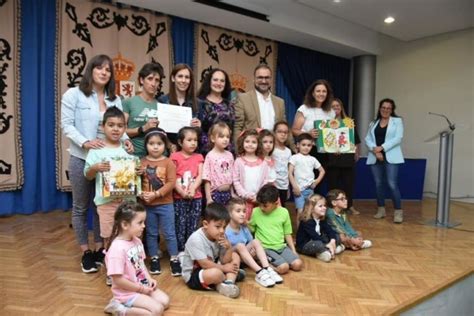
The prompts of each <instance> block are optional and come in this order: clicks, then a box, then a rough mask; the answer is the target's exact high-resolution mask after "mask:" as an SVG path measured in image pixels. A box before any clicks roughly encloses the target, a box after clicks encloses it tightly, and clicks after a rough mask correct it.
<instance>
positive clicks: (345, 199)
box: [334, 197, 347, 201]
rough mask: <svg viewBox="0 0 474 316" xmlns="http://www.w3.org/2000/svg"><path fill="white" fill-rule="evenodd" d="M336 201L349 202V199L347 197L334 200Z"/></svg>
mask: <svg viewBox="0 0 474 316" xmlns="http://www.w3.org/2000/svg"><path fill="white" fill-rule="evenodd" d="M334 200H335V201H347V198H346V197H341V198H338V199H334Z"/></svg>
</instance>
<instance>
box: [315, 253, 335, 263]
mask: <svg viewBox="0 0 474 316" xmlns="http://www.w3.org/2000/svg"><path fill="white" fill-rule="evenodd" d="M316 258H318V259H319V260H321V261H324V262H329V261H331V258H332V256H331V253H330V252H329V251H324V252H321V253H320V254H319V255H317V256H316Z"/></svg>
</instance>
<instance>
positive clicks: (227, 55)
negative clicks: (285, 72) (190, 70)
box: [194, 24, 277, 92]
mask: <svg viewBox="0 0 474 316" xmlns="http://www.w3.org/2000/svg"><path fill="white" fill-rule="evenodd" d="M195 42H196V45H195V49H196V54H195V69H194V70H195V73H196V75H195V77H196V82H195V84H196V87H197V88H199V87H200V86H201V83H202V81H203V78H204V76H205V75H206V74H207V73H208V72H209V71H210V70H212V69H213V68H222V69H224V70H225V71H226V72H227V73H228V75H229V77H230V80H231V82H232V87H233V88H234V89H235V90H237V91H239V92H245V91H248V90H251V89H253V71H254V69H255V67H256V66H257V65H259V64H262V63H264V64H267V65H268V66H270V69H272V72H273V83H272V91H275V89H274V87H275V74H276V60H277V59H276V58H277V45H276V43H275V42H273V41H270V40H266V39H263V38H259V37H256V36H252V35H247V34H243V33H238V32H234V31H229V30H226V29H222V28H218V27H214V26H209V25H205V24H196V34H195Z"/></svg>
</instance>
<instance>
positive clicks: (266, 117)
mask: <svg viewBox="0 0 474 316" xmlns="http://www.w3.org/2000/svg"><path fill="white" fill-rule="evenodd" d="M255 92H256V93H257V101H258V108H259V109H260V122H261V128H265V129H268V130H270V131H272V130H273V125H275V109H274V108H273V103H272V98H271V96H272V94H271V93H268V97H267V98H265V97H264V96H263V94H261V93H260V92H258V91H257V90H255Z"/></svg>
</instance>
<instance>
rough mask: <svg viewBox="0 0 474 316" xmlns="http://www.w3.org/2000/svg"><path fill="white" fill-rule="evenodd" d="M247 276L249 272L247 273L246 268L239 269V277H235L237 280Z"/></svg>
mask: <svg viewBox="0 0 474 316" xmlns="http://www.w3.org/2000/svg"><path fill="white" fill-rule="evenodd" d="M246 276H247V273H245V270H244V269H239V272H238V273H237V277H236V278H235V282H240V281H243V280H244V279H245V277H246Z"/></svg>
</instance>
